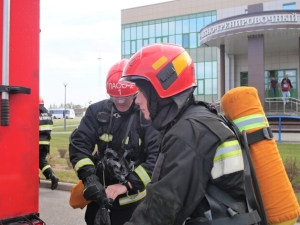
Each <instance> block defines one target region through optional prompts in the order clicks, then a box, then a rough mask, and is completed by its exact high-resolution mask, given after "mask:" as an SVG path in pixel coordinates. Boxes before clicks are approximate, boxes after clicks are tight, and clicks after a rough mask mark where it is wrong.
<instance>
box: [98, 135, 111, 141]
mask: <svg viewBox="0 0 300 225" xmlns="http://www.w3.org/2000/svg"><path fill="white" fill-rule="evenodd" d="M99 139H100V140H101V141H104V142H110V141H112V139H113V136H112V135H111V134H106V133H104V134H102V135H101V137H99Z"/></svg>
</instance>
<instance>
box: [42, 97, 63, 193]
mask: <svg viewBox="0 0 300 225" xmlns="http://www.w3.org/2000/svg"><path fill="white" fill-rule="evenodd" d="M39 102H40V126H39V130H40V141H39V151H40V153H39V168H40V170H41V171H42V173H43V174H44V176H45V177H46V179H50V180H51V189H52V190H54V189H55V188H57V185H58V181H59V179H58V178H57V177H56V176H55V174H54V172H53V170H52V168H51V166H50V165H49V163H48V162H47V160H46V156H47V154H49V152H50V140H51V131H52V127H53V121H52V117H51V114H49V113H48V110H47V109H46V108H45V106H44V99H43V98H42V97H41V96H40V100H39Z"/></svg>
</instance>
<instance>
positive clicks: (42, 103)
mask: <svg viewBox="0 0 300 225" xmlns="http://www.w3.org/2000/svg"><path fill="white" fill-rule="evenodd" d="M40 105H44V99H43V97H42V96H40Z"/></svg>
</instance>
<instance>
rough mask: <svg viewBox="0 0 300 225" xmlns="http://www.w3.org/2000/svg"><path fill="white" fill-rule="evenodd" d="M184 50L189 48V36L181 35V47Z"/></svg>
mask: <svg viewBox="0 0 300 225" xmlns="http://www.w3.org/2000/svg"><path fill="white" fill-rule="evenodd" d="M182 47H184V48H189V34H183V45H182Z"/></svg>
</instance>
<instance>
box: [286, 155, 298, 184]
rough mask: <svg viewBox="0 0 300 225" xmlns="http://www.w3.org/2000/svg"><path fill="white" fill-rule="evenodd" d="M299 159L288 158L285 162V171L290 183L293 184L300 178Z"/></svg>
mask: <svg viewBox="0 0 300 225" xmlns="http://www.w3.org/2000/svg"><path fill="white" fill-rule="evenodd" d="M297 164H298V160H297V158H296V157H295V158H291V157H289V158H286V159H285V161H284V167H285V171H286V173H287V175H288V178H289V180H290V182H291V183H292V182H293V180H295V179H296V178H297V177H299V176H300V169H299V168H298V167H297Z"/></svg>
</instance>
